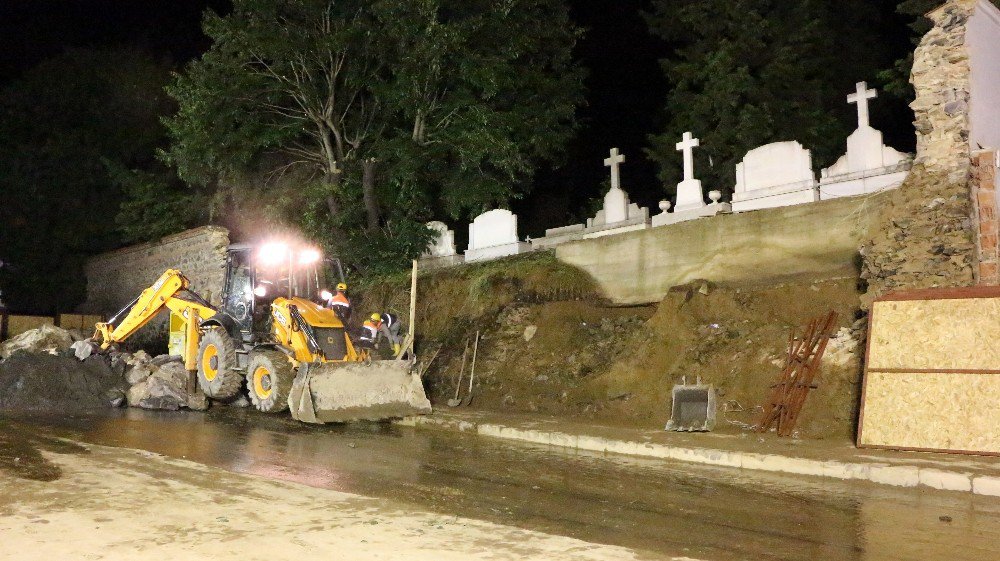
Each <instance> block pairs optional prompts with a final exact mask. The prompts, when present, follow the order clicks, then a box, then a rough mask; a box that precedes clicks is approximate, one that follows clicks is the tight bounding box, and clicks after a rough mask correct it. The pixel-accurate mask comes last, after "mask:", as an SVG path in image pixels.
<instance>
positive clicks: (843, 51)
mask: <svg viewBox="0 0 1000 561" xmlns="http://www.w3.org/2000/svg"><path fill="white" fill-rule="evenodd" d="M868 4H870V3H869V2H865V1H863V0H845V1H842V2H823V1H820V0H797V1H794V2H792V1H788V0H657V1H656V2H654V9H653V11H652V12H651V13H650V14H648V15H647V21H648V23H649V25H650V28H651V30H652V32H653V33H655V34H657V35H659V36H660V37H662V38H664V39H666V40H667V41H669V42H671V43H672V44H673V45H674V46H675V49H674V51H673V55H672V56H670V57H668V58H666V59H664V60H663V61H662V66H663V70H664V72H665V73H666V76H667V78H668V80H669V82H670V91H669V93H668V95H667V100H666V105H665V107H666V113H667V115H666V121H667V122H666V126H665V127H664V129H663V132H662V133H660V134H657V135H654V136H652V137H651V138H650V142H651V148H650V149H649V150H648V153H649V155H650V157H651V158H653V159H654V160H656V161H657V163H658V164H659V166H660V178H661V179H662V180H663V181H664V183H665V184H667V185H673V184H676V183H677V182H678V181H679V180H680V169H679V168H680V159H679V157H678V155H677V154H676V152H675V150H674V144H675V143H676V142H677V141H678V140H679V139H680V138H681V135H682V134H683V133H684V132H685V131H692V132H694V133H695V134H696V135H697V136H699V137H700V138H701V145H702V148H701V149H700V150H697V151H696V152H695V153H696V158H697V161H698V169H699V171H698V174H699V177H700V178H701V179H702V180H705V182H706V184H707V185H708V186H710V188H712V189H720V190H722V191H723V192H727V191H730V190H731V189H732V186H733V184H734V180H733V174H734V170H735V167H736V164H737V163H738V162H739V161H740V160H741V159H742V157H743V155H744V154H745V153H746V152H747V151H748V150H750V149H752V148H754V147H757V146H760V145H762V144H766V143H768V142H774V141H781V140H798V141H800V142H802V143H803V144H804V145H805V146H806V147H807V148H811V149H812V150H813V154H814V157H815V159H816V162H817V163H818V164H820V165H828V164H829V163H832V161H833V160H834V159H835V158H836V156H837V155H838V154H839V153H840V152H842V151H843V143H844V138H845V137H846V136H847V135H848V134H849V133H850V131H851V130H853V128H854V126H855V125H856V122H854V120H853V118H852V117H851V115H852V112H851V110H850V108H849V107H848V106H847V105H846V104H845V103H844V96H845V95H846V93H847V92H850V91H851V90H852V89H853V86H854V83H855V82H857V81H861V80H864V79H872V78H873V77H874V75H875V73H876V71H877V70H878V69H879V68H882V67H883V66H882V65H884V64H887V61H888V60H891V58H890V54H889V53H887V52H883V49H882V47H880V46H878V44H877V42H873V41H871V40H870V38H869V37H868V36H867V35H869V34H874V33H875V31H874V30H873V28H875V27H876V26H877V25H878V22H879V14H878V13H877V12H875V11H874V9H873V8H871V7H870V6H869V5H868ZM873 43H875V44H874V46H873ZM671 189H672V188H671ZM706 190H707V189H706Z"/></svg>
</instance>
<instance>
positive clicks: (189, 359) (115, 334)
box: [93, 269, 216, 370]
mask: <svg viewBox="0 0 1000 561" xmlns="http://www.w3.org/2000/svg"><path fill="white" fill-rule="evenodd" d="M190 284H191V282H190V281H189V280H188V279H187V277H185V276H184V275H183V274H182V273H181V272H180V271H178V270H176V269H167V270H166V271H165V272H164V273H163V274H162V275H160V278H159V279H157V280H156V282H155V283H153V285H152V286H150V287H149V288H147V289H146V290H143V291H142V293H141V294H139V296H138V297H137V298H136V299H135V300H133V301H132V303H131V304H129V305H128V306H126V307H125V308H124V309H122V310H121V311H120V312H118V313H117V314H116V315H115V317H113V318H111V320H109V321H108V322H106V323H98V324H97V325H96V330H95V332H94V337H93V341H94V342H95V343H97V344H98V345H100V346H101V349H107V348H108V347H110V346H111V345H113V344H115V343H121V342H122V341H125V340H126V339H128V338H129V337H131V336H132V335H133V334H134V333H135V332H136V331H138V330H139V329H141V328H142V326H144V325H146V324H147V323H149V322H150V321H151V320H152V319H153V318H155V317H156V316H157V314H159V313H160V312H161V311H163V310H164V309H165V308H166V309H170V310H172V311H174V312H177V313H179V314H180V315H181V316H182V317H184V320H185V322H186V326H187V344H186V345H185V352H184V362H185V366H186V367H187V369H188V370H194V369H195V355H196V354H197V352H198V342H199V337H198V326H199V324H200V323H201V321H202V320H205V319H208V318H210V317H212V316H214V315H215V314H216V311H215V309H213V308H212V307H211V305H209V303H208V302H206V301H205V300H204V299H203V298H201V297H200V296H198V295H197V294H194V293H192V292H190V290H189V289H188V287H189V286H190ZM185 291H187V292H188V293H189V294H190V295H191V299H186V298H182V297H180V296H179V294H180V293H182V292H185ZM126 310H127V311H128V313H127V315H125V317H124V318H121V315H122V314H124V313H125V312H126ZM119 318H121V319H119Z"/></svg>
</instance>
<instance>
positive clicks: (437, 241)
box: [424, 220, 458, 257]
mask: <svg viewBox="0 0 1000 561" xmlns="http://www.w3.org/2000/svg"><path fill="white" fill-rule="evenodd" d="M427 227H428V228H430V229H431V230H433V231H434V239H433V240H432V242H431V245H430V247H428V248H427V252H426V253H425V254H424V255H425V256H426V257H449V256H452V255H455V254H456V253H458V252H457V251H455V232H453V231H451V230H449V229H448V226H447V225H446V224H445V223H444V222H438V221H436V220H435V221H433V222H428V223H427Z"/></svg>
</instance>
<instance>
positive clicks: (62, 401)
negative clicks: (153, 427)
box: [0, 350, 127, 413]
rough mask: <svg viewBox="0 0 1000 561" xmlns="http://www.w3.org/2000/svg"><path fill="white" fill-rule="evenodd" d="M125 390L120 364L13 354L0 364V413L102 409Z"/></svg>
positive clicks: (99, 358) (66, 354) (67, 356)
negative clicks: (0, 411) (2, 411)
mask: <svg viewBox="0 0 1000 561" xmlns="http://www.w3.org/2000/svg"><path fill="white" fill-rule="evenodd" d="M125 390H127V384H126V383H125V378H124V363H119V364H116V367H112V361H111V360H110V359H109V358H108V357H105V356H91V357H89V358H87V360H84V361H83V362H80V361H79V360H77V359H76V358H75V357H73V356H72V354H70V353H69V352H66V351H63V352H61V353H59V354H50V353H48V352H29V351H23V350H22V351H16V352H14V353H13V354H12V355H10V356H9V357H8V358H6V359H5V360H3V361H2V362H0V410H7V411H39V412H53V413H61V412H65V411H85V410H92V409H106V408H108V407H111V406H112V405H114V404H115V402H116V401H120V400H122V399H123V397H124V395H125Z"/></svg>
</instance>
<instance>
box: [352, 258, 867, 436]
mask: <svg viewBox="0 0 1000 561" xmlns="http://www.w3.org/2000/svg"><path fill="white" fill-rule="evenodd" d="M404 282H405V281H404V279H401V278H400V279H392V280H389V281H384V282H380V283H377V284H375V285H372V286H369V287H366V288H365V291H364V299H363V300H364V302H363V303H361V304H360V306H359V307H360V308H362V310H361V311H363V312H365V313H370V311H373V310H376V309H390V310H392V311H396V312H399V313H403V312H405V305H406V304H405V293H406V288H405V286H404ZM856 284H857V281H856V279H851V278H846V279H838V280H815V279H800V280H786V281H783V282H782V283H781V284H776V285H771V286H758V287H748V286H747V287H736V286H729V287H717V286H712V285H710V284H708V283H694V284H692V285H690V286H684V287H678V288H677V289H675V290H674V291H672V292H671V293H670V294H669V295H668V296H667V297H666V298H665V299H664V300H663V301H662V302H660V303H659V304H657V305H655V306H641V307H627V308H622V307H613V306H610V305H609V304H607V303H606V302H605V301H604V300H603V299H602V298H601V297H600V296H599V294H598V290H597V288H596V286H595V285H594V283H593V282H592V280H591V279H589V277H588V276H587V275H586V274H585V273H583V272H582V271H579V270H578V269H575V268H573V267H569V266H567V265H563V264H561V263H559V262H557V261H556V260H555V258H554V257H552V256H551V255H544V254H543V255H532V256H528V257H521V258H517V259H511V260H503V261H497V262H493V263H487V264H482V265H470V266H464V267H459V268H454V269H446V270H442V271H435V272H432V273H430V274H427V275H425V276H422V277H421V285H420V286H421V289H420V299H419V303H418V322H417V331H418V348H419V349H422V351H421V354H422V356H423V357H425V358H426V357H428V356H429V355H431V354H433V353H434V352H435V351H436V350H437V349H438V348H440V349H441V351H440V353H439V354H438V355H437V358H436V359H435V360H434V362H433V364H431V366H430V368H429V369H428V372H427V375H426V378H425V383H426V385H427V388H428V391H429V394H430V396H431V399H432V401H433V402H434V403H435V404H436V405H437V406H440V407H444V406H445V405H444V404H445V402H446V401H447V400H448V399H449V398H451V397H453V396H454V392H455V384H456V381H457V379H458V374H459V370H460V368H461V364H462V355H463V352H464V349H465V347H466V344H469V347H470V349H469V362H470V363H471V355H472V351H471V346H472V342H473V339H474V337H475V333H476V331H477V330H480V331H481V332H482V340H481V341H480V346H479V357H478V364H477V368H476V382H475V390H474V394H475V400H474V407H478V408H482V409H489V410H497V411H518V412H539V413H546V414H554V415H563V416H568V417H577V418H585V419H593V420H597V421H600V422H606V423H615V424H622V425H627V426H637V427H645V428H656V427H662V426H663V425H664V424H665V423H666V421H667V419H668V418H669V416H670V405H671V391H672V387H673V385H674V384H675V383H677V382H679V381H680V379H681V377H682V376H687V377H688V380H690V381H694V380H695V379H696V378H697V377H699V376H700V377H701V379H702V381H703V382H707V383H712V384H715V385H716V386H717V387H718V388H719V390H720V399H719V403H720V410H719V418H720V421H719V423H718V424H717V429H716V430H718V431H732V432H738V431H743V430H746V426H748V425H750V424H753V423H754V422H755V420H756V417H757V414H758V409H757V408H759V406H760V405H761V404H762V402H763V401H764V399H765V396H766V395H767V392H768V388H769V386H770V385H771V384H773V383H774V381H775V380H776V378H777V376H778V373H779V372H780V369H781V366H782V364H783V360H784V354H785V348H786V346H787V342H788V335H789V332H790V330H791V329H792V328H799V327H801V326H803V325H805V324H806V323H807V322H808V320H809V319H811V318H812V317H815V316H819V315H822V314H824V313H826V312H827V311H829V310H835V311H836V312H838V314H839V315H840V321H839V324H840V334H839V336H838V337H837V338H836V339H835V340H834V341H832V342H831V345H830V347H829V349H828V351H827V357H826V359H825V360H824V363H823V369H822V372H821V380H820V384H819V388H818V389H817V390H815V391H814V392H813V393H812V394H811V395H810V397H809V400H808V401H807V403H806V406H805V408H804V410H803V414H802V417H801V418H800V422H799V425H798V428H799V431H798V432H799V435H800V436H802V437H806V438H822V437H831V436H836V437H843V436H847V435H850V434H852V431H853V425H854V420H855V416H856V415H855V410H856V403H857V399H858V393H859V385H860V376H861V375H860V350H861V347H862V346H863V345H860V344H859V343H858V341H859V339H860V338H862V335H861V334H860V332H859V331H858V330H853V331H852V329H851V327H852V325H854V324H855V320H856V313H857V312H856V310H857V308H858V293H857V289H856ZM390 295H393V296H390ZM403 317H405V315H403ZM465 376H466V377H465V381H464V383H465V384H467V383H468V368H467V369H466V375H465ZM464 391H465V388H464V387H463V392H464Z"/></svg>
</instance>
